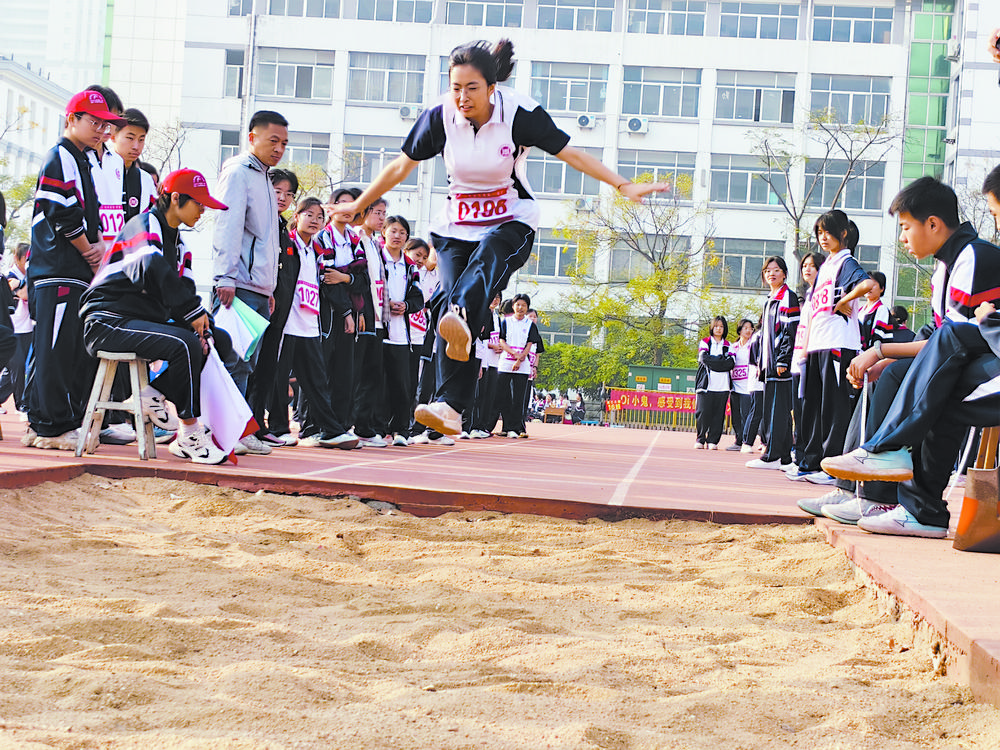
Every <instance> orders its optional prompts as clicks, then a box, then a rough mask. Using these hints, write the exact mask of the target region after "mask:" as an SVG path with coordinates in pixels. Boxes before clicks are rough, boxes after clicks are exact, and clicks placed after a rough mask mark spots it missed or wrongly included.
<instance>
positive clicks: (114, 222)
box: [87, 146, 125, 242]
mask: <svg viewBox="0 0 1000 750" xmlns="http://www.w3.org/2000/svg"><path fill="white" fill-rule="evenodd" d="M87 159H88V160H89V161H90V174H91V176H92V177H93V178H94V189H95V190H96V192H97V200H98V201H99V202H100V204H101V237H103V238H104V241H105V242H110V241H112V240H114V238H115V237H117V236H118V233H119V232H121V231H122V229H123V228H124V226H125V209H124V208H123V207H122V194H123V191H124V187H125V161H124V160H123V159H122V158H121V157H120V156H119V155H118V154H116V153H115V151H114V150H113V149H109V148H107V147H106V146H105V149H104V156H103V158H101V159H98V158H97V152H96V151H87Z"/></svg>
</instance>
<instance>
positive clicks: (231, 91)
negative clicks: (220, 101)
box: [223, 49, 243, 99]
mask: <svg viewBox="0 0 1000 750" xmlns="http://www.w3.org/2000/svg"><path fill="white" fill-rule="evenodd" d="M223 96H226V97H228V98H230V99H239V98H240V97H242V96H243V50H241V49H227V50H226V77H225V91H224V92H223Z"/></svg>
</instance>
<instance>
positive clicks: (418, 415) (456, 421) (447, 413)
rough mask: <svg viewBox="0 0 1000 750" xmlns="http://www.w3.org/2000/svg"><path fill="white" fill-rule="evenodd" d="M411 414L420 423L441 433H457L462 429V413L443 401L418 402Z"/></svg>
mask: <svg viewBox="0 0 1000 750" xmlns="http://www.w3.org/2000/svg"><path fill="white" fill-rule="evenodd" d="M413 416H414V419H416V420H417V421H418V422H420V424H422V425H424V426H425V427H429V428H430V429H431V430H434V431H435V432H440V433H441V434H443V435H457V434H458V433H460V432H461V431H462V415H461V414H460V413H458V412H457V411H455V410H454V409H452V408H451V407H450V406H448V404H447V403H446V402H444V401H435V402H434V403H433V404H418V405H417V408H416V409H415V410H414V413H413Z"/></svg>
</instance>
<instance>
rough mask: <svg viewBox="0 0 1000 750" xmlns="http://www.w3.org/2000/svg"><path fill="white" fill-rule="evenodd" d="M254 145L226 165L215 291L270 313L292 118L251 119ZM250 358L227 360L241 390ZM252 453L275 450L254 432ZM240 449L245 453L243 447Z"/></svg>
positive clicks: (219, 300)
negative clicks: (274, 179) (276, 181)
mask: <svg viewBox="0 0 1000 750" xmlns="http://www.w3.org/2000/svg"><path fill="white" fill-rule="evenodd" d="M249 131H250V132H249V136H248V143H249V148H248V149H247V150H246V151H244V152H243V153H241V154H239V155H238V156H234V157H232V158H231V159H227V160H226V162H225V164H223V165H222V171H221V173H220V175H219V184H218V187H217V188H216V194H217V195H218V196H219V199H220V200H221V201H223V202H224V203H225V204H226V205H227V206H229V210H228V211H224V212H221V213H220V214H219V215H218V216H217V217H216V221H215V233H214V235H213V239H212V257H213V262H214V278H215V294H214V300H213V310H217V309H218V308H219V306H220V305H222V306H225V307H229V306H230V305H232V303H233V299H234V298H236V297H239V298H240V300H242V301H243V302H245V303H246V304H247V305H248V306H249V307H250V308H252V309H253V310H255V311H256V312H258V313H260V314H261V315H263V316H264V317H265V318H270V316H271V310H272V309H273V305H274V298H273V296H272V295H273V294H274V287H275V284H276V283H277V279H278V254H279V252H280V246H279V242H278V202H277V198H276V197H275V194H274V188H273V187H272V185H271V181H270V179H268V176H267V171H268V169H270V168H271V167H274V166H277V164H278V162H279V161H281V157H282V156H284V154H285V147H286V146H287V145H288V121H287V120H286V119H285V118H284V117H282V116H281V115H280V114H278V113H277V112H271V111H268V110H262V111H260V112H255V113H254V115H253V117H251V118H250V128H249ZM256 364H257V362H256V354H255V355H254V356H253V357H252V358H251V360H250V361H249V362H244V361H242V360H238V359H237V360H234V361H232V362H226V367H227V368H228V369H229V372H230V374H231V375H232V376H233V380H234V381H235V382H236V385H237V386H238V387H239V389H240V392H242V393H243V394H244V396H245V395H246V392H247V381H248V380H249V378H250V375H251V373H252V371H253V369H254V367H256ZM243 446H244V448H246V451H245V452H248V453H270V452H271V450H270V448H269V447H268V446H266V445H264V444H263V443H261V442H260V440H259V439H257V438H255V437H254V436H252V435H251V436H248V437H246V438H244V441H243ZM237 452H238V453H241V452H244V451H240V450H239V449H237Z"/></svg>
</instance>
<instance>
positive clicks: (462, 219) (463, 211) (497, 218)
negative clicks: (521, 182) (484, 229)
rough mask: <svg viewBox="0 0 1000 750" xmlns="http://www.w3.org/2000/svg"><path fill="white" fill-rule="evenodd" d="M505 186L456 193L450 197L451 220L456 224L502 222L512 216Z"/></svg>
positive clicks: (510, 202)
mask: <svg viewBox="0 0 1000 750" xmlns="http://www.w3.org/2000/svg"><path fill="white" fill-rule="evenodd" d="M508 192H509V191H508V190H507V188H501V189H500V190H493V191H491V192H488V193H456V194H455V195H453V196H452V197H451V198H452V200H451V209H452V221H453V222H454V223H456V224H472V225H489V224H502V223H503V222H505V221H509V220H510V219H511V217H512V214H511V212H512V210H513V206H512V205H511V204H512V199H511V198H510V196H509V195H508Z"/></svg>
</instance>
